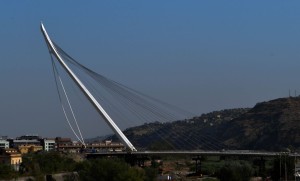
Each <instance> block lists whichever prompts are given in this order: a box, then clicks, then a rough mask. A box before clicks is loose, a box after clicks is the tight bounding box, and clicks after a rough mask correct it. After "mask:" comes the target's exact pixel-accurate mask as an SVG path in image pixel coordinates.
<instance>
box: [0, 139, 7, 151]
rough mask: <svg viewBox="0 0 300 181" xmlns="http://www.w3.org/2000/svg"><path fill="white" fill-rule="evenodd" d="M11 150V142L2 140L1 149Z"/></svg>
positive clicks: (0, 141)
mask: <svg viewBox="0 0 300 181" xmlns="http://www.w3.org/2000/svg"><path fill="white" fill-rule="evenodd" d="M1 148H2V149H4V148H9V142H8V141H6V140H2V139H0V149H1Z"/></svg>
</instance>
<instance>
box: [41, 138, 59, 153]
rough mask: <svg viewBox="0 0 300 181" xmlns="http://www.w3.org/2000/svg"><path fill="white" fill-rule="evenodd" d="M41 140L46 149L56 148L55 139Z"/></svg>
mask: <svg viewBox="0 0 300 181" xmlns="http://www.w3.org/2000/svg"><path fill="white" fill-rule="evenodd" d="M41 142H42V146H43V149H44V150H45V151H53V150H55V149H56V143H55V139H49V138H44V139H42V140H41Z"/></svg>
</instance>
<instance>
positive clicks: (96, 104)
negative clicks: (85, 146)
mask: <svg viewBox="0 0 300 181" xmlns="http://www.w3.org/2000/svg"><path fill="white" fill-rule="evenodd" d="M41 31H42V33H43V35H44V38H45V41H46V43H47V45H48V48H49V49H50V50H51V52H52V53H53V54H54V56H55V57H56V59H57V60H58V62H59V63H60V64H61V65H62V67H63V68H64V69H65V70H66V71H67V73H68V74H69V76H70V77H71V78H72V79H73V81H74V82H75V83H76V85H77V86H78V87H79V88H80V90H81V91H82V92H83V93H84V95H85V96H86V97H87V99H88V100H89V101H90V102H91V104H92V105H93V106H94V107H95V108H96V110H97V111H98V113H99V114H100V115H101V116H102V117H103V119H104V120H105V122H106V123H107V124H108V125H109V127H110V128H111V129H112V130H113V131H114V133H115V134H116V135H117V137H118V138H119V139H120V141H121V142H122V143H123V144H124V145H125V146H126V147H127V148H128V149H129V150H131V151H137V150H136V149H135V147H134V146H133V145H132V144H131V142H130V141H129V140H128V138H127V137H126V136H125V135H124V133H123V132H122V131H121V130H120V128H119V127H118V126H117V125H116V123H115V122H114V121H113V120H112V118H111V117H110V116H109V115H108V114H107V112H106V111H105V110H104V109H103V107H102V106H101V105H100V104H99V102H98V101H97V100H96V99H95V97H94V96H93V95H92V94H91V92H90V91H89V90H88V89H87V88H86V86H85V85H84V84H83V83H82V82H81V80H80V79H79V78H78V77H77V76H76V74H75V73H74V72H73V71H72V70H71V69H70V68H69V66H68V65H67V64H66V63H65V61H64V60H63V58H62V57H61V56H60V55H59V53H58V51H57V50H56V47H55V46H54V44H53V42H52V41H51V39H50V37H49V35H48V33H47V31H46V29H45V27H44V25H43V23H41Z"/></svg>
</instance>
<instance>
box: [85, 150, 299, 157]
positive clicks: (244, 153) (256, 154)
mask: <svg viewBox="0 0 300 181" xmlns="http://www.w3.org/2000/svg"><path fill="white" fill-rule="evenodd" d="M86 155H87V156H95V157H96V156H97V155H98V156H114V155H115V156H118V155H119V156H121V155H195V156H196V155H199V156H250V157H276V156H279V155H288V156H290V157H297V158H299V157H300V154H299V153H287V152H261V151H251V150H249V151H248V150H243V151H240V150H230V151H136V152H100V153H86Z"/></svg>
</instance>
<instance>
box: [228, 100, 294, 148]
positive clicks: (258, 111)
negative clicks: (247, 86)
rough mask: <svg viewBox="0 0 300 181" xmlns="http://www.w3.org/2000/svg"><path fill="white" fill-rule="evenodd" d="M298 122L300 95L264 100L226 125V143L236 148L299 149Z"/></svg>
mask: <svg viewBox="0 0 300 181" xmlns="http://www.w3.org/2000/svg"><path fill="white" fill-rule="evenodd" d="M299 123H300V98H299V97H291V98H280V99H276V100H272V101H268V102H262V103H258V104H257V105H256V106H254V108H252V109H251V110H249V111H248V112H247V113H245V114H243V115H241V116H240V117H238V118H236V119H233V120H231V121H229V122H228V123H226V124H224V125H223V129H224V131H225V132H224V134H222V137H223V138H224V140H223V142H224V144H226V145H228V146H230V147H235V148H237V149H256V150H277V151H279V150H282V149H285V148H287V147H290V148H291V149H293V148H297V149H299V148H300V124H299Z"/></svg>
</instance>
